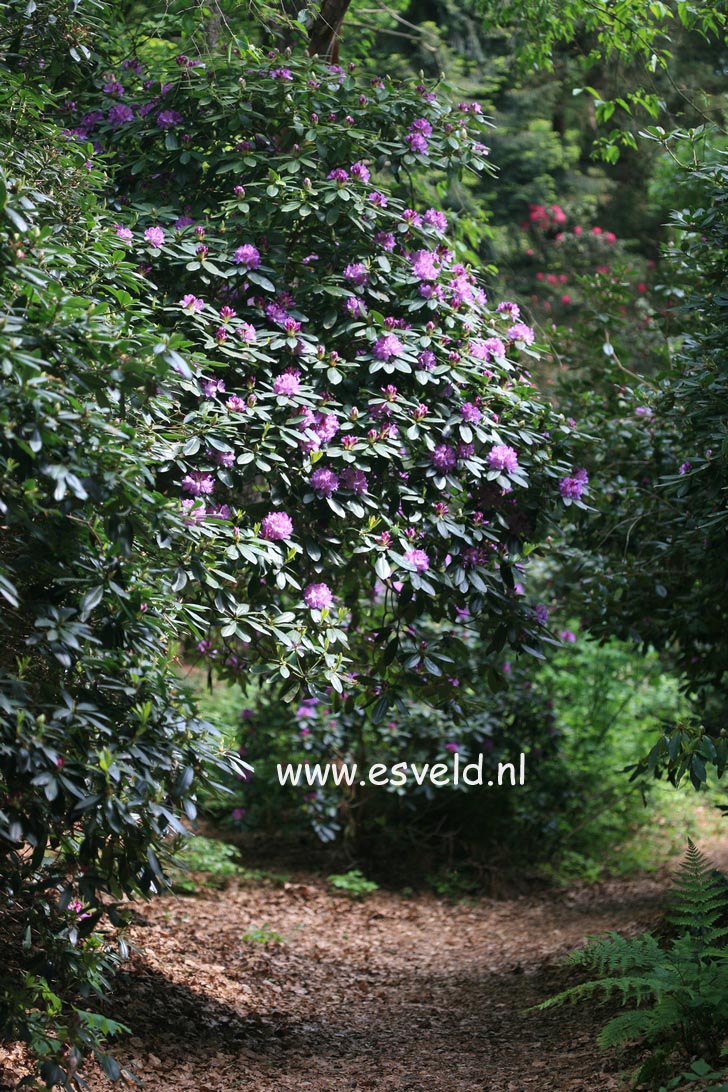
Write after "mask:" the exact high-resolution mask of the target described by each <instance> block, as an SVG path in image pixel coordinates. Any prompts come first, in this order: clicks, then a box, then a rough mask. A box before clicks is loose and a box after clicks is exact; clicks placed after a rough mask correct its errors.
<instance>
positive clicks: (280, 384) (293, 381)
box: [273, 370, 301, 398]
mask: <svg viewBox="0 0 728 1092" xmlns="http://www.w3.org/2000/svg"><path fill="white" fill-rule="evenodd" d="M300 389H301V373H300V372H299V371H292V370H289V371H285V372H283V374H282V375H278V376H276V378H275V379H274V380H273V390H274V391H275V392H276V394H282V395H285V396H286V397H287V398H293V396H294V395H296V394H298V392H299V391H300Z"/></svg>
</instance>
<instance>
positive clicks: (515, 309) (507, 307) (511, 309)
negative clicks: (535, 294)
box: [496, 300, 521, 322]
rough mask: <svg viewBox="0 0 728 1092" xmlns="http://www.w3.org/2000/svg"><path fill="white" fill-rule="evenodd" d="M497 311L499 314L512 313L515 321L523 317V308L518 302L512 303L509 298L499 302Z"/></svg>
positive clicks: (511, 315)
mask: <svg viewBox="0 0 728 1092" xmlns="http://www.w3.org/2000/svg"><path fill="white" fill-rule="evenodd" d="M496 311H497V312H498V314H499V315H510V317H511V318H512V319H513V321H514V322H515V321H516V319H519V318H520V317H521V308H520V307H519V306H518V304H517V303H511V302H510V301H509V300H504V301H503V303H499V304H498V306H497V307H496Z"/></svg>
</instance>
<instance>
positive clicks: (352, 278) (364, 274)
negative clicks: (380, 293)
mask: <svg viewBox="0 0 728 1092" xmlns="http://www.w3.org/2000/svg"><path fill="white" fill-rule="evenodd" d="M343 277H344V280H345V281H348V282H349V284H354V285H357V286H358V287H361V286H362V285H365V284H366V283H367V282H368V280H369V273H368V271H367V267H366V266H365V265H364V263H363V262H352V263H351V264H350V265H347V266H346V268H345V269H344V273H343Z"/></svg>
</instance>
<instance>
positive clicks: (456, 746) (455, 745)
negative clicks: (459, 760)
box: [445, 740, 460, 754]
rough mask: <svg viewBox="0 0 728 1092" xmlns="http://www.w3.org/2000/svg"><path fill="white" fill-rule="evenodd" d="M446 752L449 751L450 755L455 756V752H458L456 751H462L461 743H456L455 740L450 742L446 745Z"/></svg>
mask: <svg viewBox="0 0 728 1092" xmlns="http://www.w3.org/2000/svg"><path fill="white" fill-rule="evenodd" d="M445 750H446V751H449V752H450V754H455V752H456V751H459V750H460V744H459V743H455V741H454V740H450V742H449V743H446V744H445Z"/></svg>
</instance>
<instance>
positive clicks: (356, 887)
mask: <svg viewBox="0 0 728 1092" xmlns="http://www.w3.org/2000/svg"><path fill="white" fill-rule="evenodd" d="M329 883H330V884H331V886H332V887H333V889H334V891H339V892H340V893H341V894H342V895H348V896H349V898H350V899H363V898H364V896H365V895H373V894H374V892H375V891H378V890H379V885H378V884H376V883H374V881H373V880H368V879H367V878H366V876H365V875H364V873H363V872H361V871H360V870H359V869H358V868H352V869H349V871H348V872H343V873H341V874H339V875H336V874H335V875H332V876H329Z"/></svg>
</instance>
